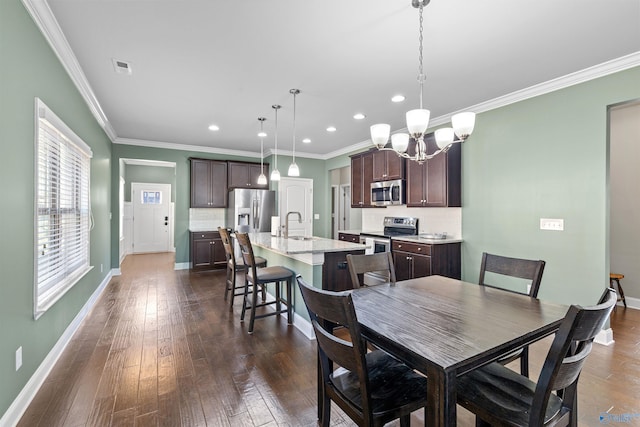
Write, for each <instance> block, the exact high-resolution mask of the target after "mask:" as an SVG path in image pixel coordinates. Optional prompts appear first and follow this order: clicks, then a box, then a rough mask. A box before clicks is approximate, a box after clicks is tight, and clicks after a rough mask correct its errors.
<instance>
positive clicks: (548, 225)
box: [540, 218, 564, 231]
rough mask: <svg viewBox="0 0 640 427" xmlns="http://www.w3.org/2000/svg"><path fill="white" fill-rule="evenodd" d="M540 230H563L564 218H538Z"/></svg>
mask: <svg viewBox="0 0 640 427" xmlns="http://www.w3.org/2000/svg"><path fill="white" fill-rule="evenodd" d="M540 230H552V231H564V219H561V218H540Z"/></svg>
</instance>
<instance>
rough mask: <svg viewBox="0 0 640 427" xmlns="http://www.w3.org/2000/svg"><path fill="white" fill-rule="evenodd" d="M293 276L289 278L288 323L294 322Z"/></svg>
mask: <svg viewBox="0 0 640 427" xmlns="http://www.w3.org/2000/svg"><path fill="white" fill-rule="evenodd" d="M292 298H293V276H291V277H289V278H288V279H287V323H288V324H289V325H291V324H293V304H292V303H293V299H292Z"/></svg>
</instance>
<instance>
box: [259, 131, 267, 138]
mask: <svg viewBox="0 0 640 427" xmlns="http://www.w3.org/2000/svg"><path fill="white" fill-rule="evenodd" d="M258 137H260V138H266V137H267V133H266V132H258Z"/></svg>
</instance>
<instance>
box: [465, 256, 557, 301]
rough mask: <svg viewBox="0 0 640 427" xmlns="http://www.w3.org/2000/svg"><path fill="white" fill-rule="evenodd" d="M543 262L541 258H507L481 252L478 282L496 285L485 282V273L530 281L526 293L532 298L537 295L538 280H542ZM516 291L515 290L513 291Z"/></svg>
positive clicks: (484, 284) (485, 284)
mask: <svg viewBox="0 0 640 427" xmlns="http://www.w3.org/2000/svg"><path fill="white" fill-rule="evenodd" d="M544 265H545V262H544V261H542V260H538V261H534V260H529V259H521V258H509V257H504V256H500V255H492V254H488V253H486V252H483V253H482V263H481V264H480V277H479V278H478V284H479V285H483V286H491V287H498V286H495V285H491V284H489V283H486V281H485V273H486V272H490V273H496V274H501V275H503V276H510V277H517V278H519V279H526V280H530V281H531V288H530V289H529V292H528V293H525V292H518V293H523V294H527V295H529V296H531V297H533V298H537V297H538V290H539V289H540V282H541V281H542V273H543V272H544ZM513 292H516V291H513Z"/></svg>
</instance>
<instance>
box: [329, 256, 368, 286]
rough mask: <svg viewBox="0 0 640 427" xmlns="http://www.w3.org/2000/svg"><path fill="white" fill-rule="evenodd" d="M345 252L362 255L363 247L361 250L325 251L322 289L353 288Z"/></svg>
mask: <svg viewBox="0 0 640 427" xmlns="http://www.w3.org/2000/svg"><path fill="white" fill-rule="evenodd" d="M347 254H353V255H363V254H364V249H363V250H361V251H350V252H327V253H325V254H324V264H322V289H324V290H327V291H334V292H337V291H346V290H348V289H353V283H352V282H351V275H349V266H348V265H347Z"/></svg>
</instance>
